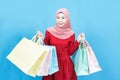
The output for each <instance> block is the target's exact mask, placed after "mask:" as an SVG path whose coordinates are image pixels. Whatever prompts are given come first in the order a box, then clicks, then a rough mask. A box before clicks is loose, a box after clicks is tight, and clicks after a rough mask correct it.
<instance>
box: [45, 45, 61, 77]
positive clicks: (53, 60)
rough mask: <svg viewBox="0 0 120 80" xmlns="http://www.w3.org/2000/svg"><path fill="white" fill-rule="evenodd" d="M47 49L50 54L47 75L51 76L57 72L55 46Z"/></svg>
mask: <svg viewBox="0 0 120 80" xmlns="http://www.w3.org/2000/svg"><path fill="white" fill-rule="evenodd" d="M47 47H48V48H50V49H51V52H52V58H51V60H50V67H49V71H48V74H49V75H51V74H53V73H55V72H57V71H59V67H58V60H57V55H56V48H55V46H47Z"/></svg>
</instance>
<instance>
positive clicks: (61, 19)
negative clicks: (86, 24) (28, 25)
mask: <svg viewBox="0 0 120 80" xmlns="http://www.w3.org/2000/svg"><path fill="white" fill-rule="evenodd" d="M38 34H40V33H39V32H38ZM83 38H84V33H82V34H80V35H79V37H78V39H77V40H76V41H75V33H74V32H73V31H72V29H71V25H70V18H69V13H68V11H67V9H65V8H62V9H60V10H58V11H57V13H56V25H55V26H53V27H50V28H48V29H47V30H46V35H45V37H44V43H45V44H46V45H52V46H55V47H56V51H57V58H58V66H59V71H58V72H56V73H54V74H52V75H48V76H43V78H42V80H77V76H76V73H75V71H74V65H73V63H72V60H71V58H70V56H71V55H72V54H73V53H74V52H75V51H76V50H77V48H78V46H79V44H80V41H81V40H82V39H83Z"/></svg>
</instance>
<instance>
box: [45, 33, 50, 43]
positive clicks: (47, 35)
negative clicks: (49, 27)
mask: <svg viewBox="0 0 120 80" xmlns="http://www.w3.org/2000/svg"><path fill="white" fill-rule="evenodd" d="M44 43H45V44H46V45H50V35H49V32H48V31H46V33H45V38H44Z"/></svg>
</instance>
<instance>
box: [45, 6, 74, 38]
mask: <svg viewBox="0 0 120 80" xmlns="http://www.w3.org/2000/svg"><path fill="white" fill-rule="evenodd" d="M59 13H63V14H64V15H65V17H66V22H65V25H64V26H63V27H59V26H58V25H57V23H56V25H55V26H53V27H50V28H48V29H47V31H48V32H50V33H51V34H52V35H53V36H55V37H57V38H60V39H66V38H69V37H70V36H72V35H73V34H74V32H73V31H72V29H71V25H70V18H69V13H68V11H67V9H65V8H61V9H59V10H58V11H57V13H56V18H57V15H58V14H59Z"/></svg>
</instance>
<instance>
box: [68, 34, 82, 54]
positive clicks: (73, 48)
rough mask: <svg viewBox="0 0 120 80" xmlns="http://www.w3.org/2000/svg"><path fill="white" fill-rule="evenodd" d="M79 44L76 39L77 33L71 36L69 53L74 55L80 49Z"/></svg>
mask: <svg viewBox="0 0 120 80" xmlns="http://www.w3.org/2000/svg"><path fill="white" fill-rule="evenodd" d="M79 44H80V43H79V42H78V41H77V40H76V41H75V34H74V35H73V36H72V37H71V39H70V42H69V45H68V54H69V55H72V54H73V53H74V52H75V51H76V50H77V49H78V46H79Z"/></svg>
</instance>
